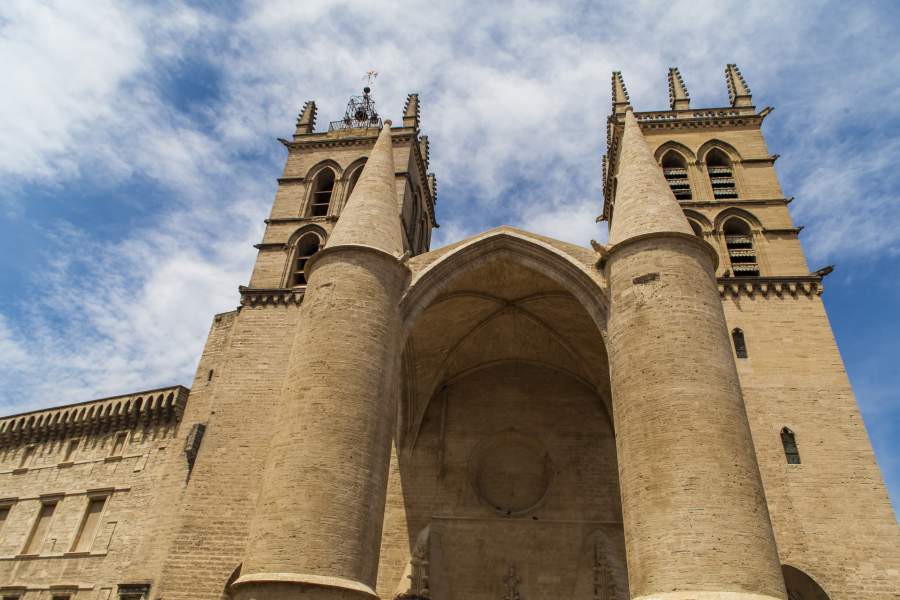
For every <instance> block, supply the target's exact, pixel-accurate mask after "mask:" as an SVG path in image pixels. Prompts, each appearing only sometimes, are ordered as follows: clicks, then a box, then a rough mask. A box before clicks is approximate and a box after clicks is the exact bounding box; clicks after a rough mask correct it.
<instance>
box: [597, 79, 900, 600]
mask: <svg viewBox="0 0 900 600" xmlns="http://www.w3.org/2000/svg"><path fill="white" fill-rule="evenodd" d="M724 75H725V84H726V85H725V86H723V87H724V89H723V90H722V92H723V94H722V95H723V96H725V92H727V103H726V102H723V103H722V104H720V105H719V106H713V107H701V108H698V107H694V106H692V105H691V97H690V94H689V92H688V86H687V84H686V83H685V80H684V78H683V77H682V74H681V72H680V70H679V69H678V68H676V67H672V68H670V69H669V72H668V77H667V82H668V90H669V108H668V110H653V111H635V110H634V109H633V108H632V106H631V98H630V97H629V95H628V92H627V90H626V87H625V81H624V79H623V77H622V75H621V73H619V72H615V73H613V76H612V114H611V115H610V117H609V119H608V122H607V123H608V125H607V156H606V157H605V160H604V205H603V214H602V216H601V217H600V219H601V220H607V221H608V222H609V228H610V240H609V241H610V244H611V245H610V247H609V248H607V249H604V251H605V255H606V256H607V257H608V258H607V270H608V273H609V274H610V289H611V296H612V299H611V305H612V308H611V313H610V319H609V339H610V357H611V365H612V368H611V374H612V388H613V403H614V414H615V420H616V436H617V443H618V448H619V470H620V477H621V486H622V505H623V514H624V521H625V537H626V544H627V551H628V561H629V570H628V578H629V582H630V592H631V593H632V597H647V598H653V599H654V600H658V599H660V598H672V599H674V598H679V599H680V598H683V597H687V596H686V595H684V594H687V593H688V592H689V593H690V594H691V595H690V597H691V598H705V597H715V598H725V597H727V598H734V599H737V598H745V597H753V598H761V597H770V598H783V597H784V595H783V594H785V592H786V593H787V597H790V598H795V597H796V598H799V597H807V594H812V593H813V592H810V591H808V590H811V589H814V588H815V589H819V590H820V591H821V589H824V590H827V591H828V594H830V596H826V595H824V593H819V592H816V595H815V597H832V598H838V597H848V598H849V597H862V596H864V595H865V594H866V593H869V590H874V589H876V588H878V589H879V590H889V589H893V588H896V584H891V583H890V582H889V581H888V578H887V577H886V578H877V577H873V573H875V572H878V573H889V572H892V569H894V568H895V567H892V566H891V565H893V564H896V562H895V560H896V559H895V557H896V552H894V550H893V549H888V548H889V547H890V546H891V544H894V545H896V540H897V532H898V530H897V528H896V520H895V518H894V516H893V513H892V510H891V506H890V503H889V501H888V497H887V493H886V491H885V488H884V484H883V482H882V478H881V474H880V472H879V471H878V468H877V465H876V463H875V459H874V456H873V454H872V450H871V444H870V442H869V439H868V436H867V433H866V430H865V426H864V424H863V421H862V417H861V415H860V411H859V407H858V406H857V404H856V401H855V399H854V395H853V391H852V389H851V387H850V382H849V380H848V378H847V374H846V372H845V370H844V365H843V362H842V360H841V357H840V354H839V352H838V348H837V344H836V342H835V339H834V335H833V333H832V330H831V326H830V324H829V322H828V316H827V314H826V311H825V306H824V303H823V301H822V294H823V291H824V289H823V278H824V277H825V276H827V275H828V274H829V273H830V272H831V271H832V267H830V266H823V267H822V268H818V269H815V270H812V271H811V270H810V269H809V267H808V265H807V261H806V257H805V256H804V253H803V249H802V247H801V244H800V239H799V236H800V233H801V230H802V229H803V228H802V227H798V226H796V225H795V224H794V223H793V221H792V219H791V215H790V214H789V212H788V206H789V204H790V203H791V201H792V200H793V198H791V197H786V196H785V193H784V192H783V191H782V188H781V185H780V183H779V181H778V177H777V173H776V171H775V162H776V160H778V158H779V156H778V154H773V153H771V152H770V151H769V148H768V146H767V144H766V140H765V137H764V135H763V132H762V126H763V123H764V122H765V120H766V118H767V117H768V116H769V115H770V114H771V113H772V111H773V109H772V108H771V107H766V108H762V109H757V107H756V106H755V104H754V98H753V95H752V93H751V90H750V86H749V85H748V83H747V81H746V79H745V78H744V76H743V74H742V73H741V71H740V69H739V68H738V66H737V65H735V64H728V65H726V66H725V73H724ZM807 201H815V199H814V198H812V199H807ZM698 240H699V241H701V243H700V244H697V241H698ZM691 242H693V243H691ZM637 249H639V250H640V252H638V250H637ZM703 250H705V252H703ZM703 254H706V255H708V256H702V255H703ZM708 258H712V259H713V260H712V261H709V260H708ZM698 265H702V266H703V268H702V269H699V268H698ZM701 271H704V272H705V273H706V274H705V275H702V276H701V274H700V272H701ZM685 298H691V301H690V303H689V306H687V307H685V306H681V307H680V306H679V303H681V302H683V301H684V299H685ZM682 309H683V310H682ZM680 311H681V312H680ZM648 331H653V334H652V335H650V336H646V335H645V333H646V332H648ZM663 339H665V340H666V342H665V343H664V344H659V343H658V340H663ZM642 353H643V354H642ZM667 369H668V370H667ZM629 373H631V374H632V375H631V376H629ZM735 376H736V377H735ZM748 426H749V427H748ZM738 440H740V441H738ZM757 473H758V474H757ZM663 474H665V475H664V476H663ZM760 484H761V485H760ZM844 486H846V487H844ZM838 489H840V491H838ZM835 494H840V495H846V497H848V498H851V497H852V498H853V501H852V502H843V501H841V500H835V499H834V498H836V496H834V495H835ZM654 495H655V497H654ZM841 497H843V496H841ZM739 506H742V507H743V508H741V509H739V510H737V511H735V509H736V507H739ZM667 519H669V520H668V521H667ZM769 523H771V531H769ZM662 532H667V533H668V534H674V535H675V536H676V537H677V541H674V542H672V543H669V541H668V540H667V538H666V537H665V535H666V534H663V533H662ZM676 532H677V533H676ZM698 535H699V536H700V537H699V538H697V539H695V538H693V537H692V536H698ZM835 540H840V541H841V542H840V543H837V544H836V543H835ZM856 545H858V546H857V547H859V546H864V547H865V548H866V550H865V552H864V553H863V554H864V555H865V556H866V557H867V558H866V560H873V561H880V562H878V566H877V567H873V566H871V565H865V564H861V563H860V562H859V561H858V560H857V558H856V557H857V554H854V551H853V550H852V548H853V547H854V546H856ZM676 556H677V558H675V557H676ZM876 557H877V558H876ZM882 557H884V558H882ZM776 559H777V560H778V561H779V562H780V563H781V564H780V569H779V565H778V564H777V563H776V562H775V561H776ZM832 565H841V567H840V568H839V569H836V568H834V567H832ZM876 580H877V581H876ZM782 585H784V589H782ZM892 585H893V588H892V587H891V586H892ZM816 586H818V587H816ZM701 591H702V592H703V593H700V592H701ZM713 591H714V595H713V596H707V595H704V594H710V593H712V592H713ZM873 593H875V594H876V595H877V594H878V593H884V594H885V597H887V593H888V592H887V591H884V592H881V591H879V592H873ZM715 594H719V595H715ZM725 594H727V595H725ZM809 597H812V595H810V596H809ZM878 597H881V596H878Z"/></svg>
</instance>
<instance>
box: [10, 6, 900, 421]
mask: <svg viewBox="0 0 900 600" xmlns="http://www.w3.org/2000/svg"><path fill="white" fill-rule="evenodd" d="M0 11H2V12H0V59H2V61H3V64H4V65H7V69H8V70H7V73H6V74H7V79H8V80H11V81H14V82H15V85H14V86H11V87H9V88H8V89H12V90H14V92H13V93H6V94H4V95H3V96H2V97H0V115H3V122H2V124H0V127H2V131H0V133H2V135H0V186H2V188H4V189H6V190H9V192H8V193H7V194H6V196H7V202H10V201H15V202H28V199H27V198H22V197H21V196H20V195H18V194H17V193H16V192H15V191H13V190H17V189H20V188H22V186H28V185H34V184H39V185H47V186H58V188H59V189H60V190H63V189H65V186H67V185H70V184H72V183H75V182H83V181H88V182H92V183H95V184H96V183H98V182H102V184H103V185H104V186H109V187H110V188H112V189H115V186H116V185H117V183H127V182H133V181H134V180H135V179H136V177H137V176H141V177H142V178H147V179H148V180H149V181H150V182H151V185H153V186H154V191H155V192H156V193H160V192H162V193H165V194H167V195H168V196H170V197H171V198H172V201H171V202H169V203H166V204H165V206H164V208H163V209H161V210H160V212H158V213H156V214H155V215H154V219H153V220H152V221H148V222H145V223H143V224H142V225H141V226H140V227H138V228H136V229H134V230H133V231H130V232H128V234H127V235H124V236H122V237H121V238H120V239H116V240H113V241H103V240H98V239H93V238H91V237H90V236H87V235H86V234H84V233H83V232H78V231H71V230H66V229H65V228H61V227H59V224H58V223H54V224H52V226H51V225H48V226H47V227H46V230H47V231H50V230H51V229H61V231H62V232H61V233H60V234H59V238H58V239H56V240H55V241H54V243H55V244H57V245H55V246H52V247H51V248H49V249H48V250H47V256H48V259H47V266H48V269H49V272H50V273H51V275H52V277H50V279H49V282H50V286H49V289H47V288H45V287H43V285H37V284H35V285H32V286H31V287H29V288H28V289H27V294H26V295H25V296H24V297H22V299H21V302H22V304H23V306H28V305H30V306H31V307H32V308H31V310H30V311H26V312H25V313H24V314H25V316H23V317H22V319H19V320H17V321H16V322H13V321H11V320H9V319H7V322H6V323H5V324H4V322H3V321H2V320H0V360H3V359H4V358H6V359H7V360H5V361H4V365H5V369H6V371H5V372H4V373H3V376H4V377H3V378H4V385H5V386H6V387H7V389H12V388H13V387H15V388H17V389H19V390H21V391H20V392H18V393H17V394H16V396H15V397H13V395H12V394H11V393H9V392H0V395H6V397H7V398H8V400H7V402H8V403H10V405H11V406H13V405H14V406H19V405H20V404H21V403H28V404H29V405H34V404H40V403H46V402H51V401H52V402H61V401H69V400H77V399H84V398H87V397H91V396H95V395H102V394H107V393H115V392H121V391H127V390H129V389H130V388H141V387H150V386H153V385H157V384H165V383H168V382H171V381H180V382H185V383H187V382H188V381H189V377H190V375H191V372H192V370H193V368H194V365H195V364H196V360H197V357H198V355H199V352H200V348H201V346H202V343H203V341H204V338H205V335H206V331H207V328H208V325H209V321H210V318H211V316H212V314H213V313H214V312H216V311H220V310H225V309H228V308H231V307H232V306H233V305H234V304H235V302H236V293H235V292H236V290H235V288H236V286H237V285H238V284H239V283H242V282H246V280H247V278H248V274H249V268H250V265H251V263H252V260H253V251H252V249H250V247H249V245H250V244H251V243H253V242H255V241H258V239H259V234H260V227H261V223H260V222H261V219H262V218H263V216H264V215H265V213H266V211H267V209H268V206H269V204H270V202H271V199H272V195H273V189H274V182H273V177H274V176H275V175H276V174H277V172H278V170H279V169H280V166H281V165H280V164H279V163H280V161H281V160H282V156H283V155H282V154H280V150H279V149H278V148H277V147H276V145H275V144H274V143H273V141H272V139H273V138H274V137H276V136H285V135H288V134H290V132H291V130H292V126H293V119H294V117H295V116H296V111H297V110H298V109H299V107H300V106H301V105H302V103H303V101H304V100H306V99H309V98H314V99H316V100H317V101H318V105H319V128H320V129H324V128H325V127H327V121H328V120H330V119H337V118H338V117H339V116H340V115H341V113H342V111H343V106H344V104H345V102H346V99H347V96H348V95H349V94H351V93H356V92H357V90H358V88H359V87H360V86H361V85H362V76H363V74H364V73H365V72H366V71H367V70H368V69H370V68H373V67H374V68H377V69H378V70H379V71H380V72H381V76H380V78H379V80H378V81H377V84H376V88H375V89H376V97H377V100H378V103H379V107H380V110H381V112H382V113H383V114H384V115H385V116H388V117H393V118H395V119H396V118H398V117H399V116H400V111H401V109H402V106H403V103H404V99H405V95H406V94H407V93H408V92H411V91H418V92H420V93H421V100H422V117H423V128H424V131H425V133H426V134H428V135H429V136H430V138H431V142H432V164H433V168H434V170H435V171H436V172H437V175H438V178H439V182H440V183H439V188H440V198H439V200H440V202H439V220H440V221H441V223H442V225H443V227H442V228H441V229H440V230H438V231H437V232H436V234H435V243H436V245H437V244H443V243H448V242H452V241H454V240H455V239H458V237H460V236H463V235H470V234H473V233H476V232H477V231H480V230H482V229H485V228H487V227H490V226H493V225H497V224H500V223H509V224H512V225H516V226H520V227H524V228H527V229H532V230H535V231H537V232H538V233H543V234H547V235H551V236H555V237H559V238H562V239H566V240H569V241H573V242H576V243H580V244H587V242H588V240H589V239H591V238H595V239H600V240H602V239H603V238H604V234H603V226H602V225H597V224H595V223H594V218H595V217H596V215H597V214H599V212H600V210H601V202H602V198H601V194H600V184H599V179H600V177H601V155H602V153H603V151H604V143H605V135H606V134H605V127H606V116H607V114H608V111H609V73H610V71H612V70H613V69H622V70H623V71H624V75H625V78H626V82H627V84H628V87H629V91H630V92H631V98H632V101H633V103H634V104H635V106H636V107H637V108H638V109H639V110H641V109H644V110H649V109H654V108H664V107H665V106H666V97H667V90H666V83H665V74H666V69H667V67H668V66H670V65H673V64H677V65H678V66H680V67H681V70H682V73H683V74H684V76H685V79H686V80H687V83H688V86H689V87H690V89H691V93H692V97H693V99H694V103H695V105H703V104H717V105H722V104H724V103H725V102H726V98H727V96H726V90H725V84H724V80H723V77H722V71H723V66H724V64H725V63H726V62H734V61H736V62H738V63H739V64H741V66H742V67H743V70H744V73H745V74H746V75H747V78H748V80H749V83H750V85H751V86H752V88H753V90H754V92H755V98H756V99H757V100H758V101H759V103H760V104H761V105H762V104H765V103H767V102H768V101H771V99H773V98H779V99H782V100H781V106H780V107H779V110H778V111H777V112H776V113H774V114H773V116H772V117H770V118H769V121H770V124H768V125H767V133H770V134H771V133H773V132H775V133H777V132H779V131H782V132H784V131H786V132H789V133H790V135H780V136H775V137H776V138H777V139H779V140H780V143H781V145H780V146H779V147H777V148H773V150H772V151H773V152H779V153H781V154H783V155H784V158H783V159H782V160H781V161H780V162H779V167H780V168H782V169H784V173H785V180H786V186H785V187H786V191H787V193H788V194H789V195H792V194H796V195H797V196H798V199H797V201H796V202H795V203H794V204H793V205H792V206H793V208H794V210H795V214H796V215H797V216H798V217H799V218H800V219H802V221H803V224H805V225H806V226H807V229H806V230H805V232H804V238H807V240H808V241H807V243H808V247H809V248H810V249H811V250H812V252H813V254H814V256H815V258H816V259H817V260H819V259H821V260H826V259H829V258H831V257H834V256H835V255H838V254H841V255H848V253H849V255H850V256H853V255H856V256H862V255H864V254H868V253H872V252H875V251H878V250H882V249H895V248H896V247H897V243H898V238H897V236H898V234H897V233H896V232H897V231H900V228H898V227H885V226H884V223H885V222H889V223H894V224H896V221H897V220H898V214H897V209H896V208H892V207H893V206H895V205H896V202H892V195H891V194H892V190H893V189H896V188H897V185H895V184H897V183H900V182H897V175H896V174H894V173H893V172H889V173H886V171H888V167H889V165H890V164H891V163H890V161H891V160H892V156H894V155H896V153H897V150H898V149H900V148H898V145H897V141H896V136H895V137H894V138H893V139H889V138H888V135H889V134H887V133H884V132H882V134H881V135H882V139H881V145H880V148H881V151H880V153H875V152H872V153H869V154H868V155H867V154H865V153H860V152H859V151H858V149H855V148H853V147H849V146H847V145H846V144H842V143H841V141H842V136H844V135H845V134H844V133H843V130H842V127H844V126H845V125H846V123H847V120H848V119H850V118H851V117H852V120H853V121H855V123H856V125H857V126H863V127H870V128H877V126H878V120H879V119H884V118H885V114H887V115H888V117H889V118H893V119H894V120H896V118H897V115H896V113H897V109H895V108H894V106H896V105H897V104H896V102H895V101H896V100H897V97H898V95H900V93H898V91H897V87H896V84H895V83H893V82H895V81H897V80H900V77H898V76H900V72H898V71H900V66H898V65H900V62H898V59H896V58H893V57H892V56H893V54H894V53H892V52H887V51H886V48H887V47H888V45H889V43H890V39H893V38H891V37H890V35H888V34H889V33H891V32H887V33H879V32H878V27H879V23H878V19H877V15H876V14H875V13H874V12H873V10H872V9H867V8H864V7H856V6H854V7H851V8H842V6H841V5H832V6H828V7H821V6H814V5H807V4H803V5H800V4H797V5H789V6H787V7H786V6H784V5H783V4H782V3H775V2H757V3H749V4H748V3H732V4H728V3H723V2H709V3H696V2H673V3H669V4H667V5H665V6H661V5H659V4H658V3H655V2H652V3H651V2H637V3H629V4H627V5H625V6H618V7H611V6H606V7H604V6H600V7H594V8H587V7H586V6H585V5H583V4H579V3H574V2H573V3H562V4H557V5H553V4H548V3H527V2H514V3H504V4H497V5H480V6H479V7H478V8H477V10H476V8H475V7H474V6H473V5H472V4H466V3H462V2H449V3H431V4H429V5H426V6H420V5H418V4H417V3H412V2H406V3H404V2H401V3H394V2H390V3H389V2H371V1H366V2H363V1H359V2H344V3H333V2H304V3H302V4H298V3H296V2H291V1H288V0H284V1H282V2H258V3H250V4H248V5H246V6H244V7H243V8H242V10H241V13H240V14H239V15H226V16H217V15H213V14H209V13H208V12H203V11H202V10H201V9H189V8H185V7H183V6H180V5H177V4H161V5H153V6H148V5H136V4H129V3H114V2H97V3H92V6H91V10H90V11H86V10H84V8H83V7H81V6H79V5H77V4H75V5H73V4H66V3H42V4H34V3H27V2H22V1H20V2H12V3H4V4H3V5H2V6H0ZM871 56H880V57H887V58H883V59H882V60H879V61H868V60H863V59H864V58H868V57H871ZM193 63H200V64H204V65H208V66H209V67H210V68H211V69H212V70H213V71H214V72H215V73H216V75H217V76H218V77H219V80H218V81H217V82H216V83H217V85H218V88H217V89H218V93H217V95H214V96H213V97H211V98H210V99H208V100H207V101H206V102H207V105H206V106H194V107H191V109H190V110H187V111H185V110H182V107H181V105H180V104H179V103H178V101H176V99H174V98H173V97H170V96H169V95H168V91H167V90H170V89H171V85H170V83H171V80H172V78H173V77H176V76H177V74H178V73H179V72H180V70H182V69H186V68H187V69H189V68H190V65H191V64H193ZM873 98H880V99H881V101H876V102H872V101H871V100H872V99H873ZM863 99H866V100H868V102H867V101H863ZM889 100H890V101H889ZM847 110H851V111H852V112H851V113H849V116H848V113H847V112H845V111H847ZM892 111H893V112H892ZM247 156H253V157H263V158H262V159H254V160H248V159H247ZM812 156H814V157H815V160H812V159H811V158H810V157H812ZM261 165H262V166H261ZM876 174H878V176H880V177H882V178H884V180H885V181H886V183H885V184H884V185H883V186H882V187H880V188H872V187H871V184H870V181H871V180H872V179H877V178H878V177H877V176H876ZM22 189H24V188H22ZM860 189H872V190H873V192H877V193H873V194H871V195H867V197H866V198H865V199H864V201H865V203H866V206H867V207H869V208H871V207H873V206H874V207H878V208H879V210H880V211H881V213H880V214H881V215H887V217H886V218H878V217H877V216H875V215H873V214H872V212H869V211H859V210H858V211H854V210H853V207H854V206H859V203H860V202H861V201H863V200H862V199H860V198H859V194H858V192H857V191H858V190H860ZM837 192H839V193H837ZM48 236H49V234H48ZM63 245H65V246H66V247H68V248H70V249H73V253H74V254H76V255H80V256H83V257H85V258H86V259H84V260H74V261H62V262H59V260H58V257H59V256H60V254H59V253H56V252H54V251H53V250H54V249H55V248H58V247H61V246H63ZM51 257H53V259H52V260H51ZM38 356H40V357H42V360H43V361H44V362H45V363H49V364H51V365H52V367H51V369H50V370H49V371H48V372H47V373H46V374H43V375H40V376H39V375H38V374H37V373H36V372H35V371H34V370H33V369H32V367H31V366H30V365H31V364H33V363H34V361H33V360H32V359H33V357H38Z"/></svg>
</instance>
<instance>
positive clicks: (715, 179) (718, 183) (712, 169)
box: [706, 148, 737, 199]
mask: <svg viewBox="0 0 900 600" xmlns="http://www.w3.org/2000/svg"><path fill="white" fill-rule="evenodd" d="M706 170H707V173H708V174H709V182H710V184H712V190H713V197H715V198H716V199H724V198H737V187H736V185H735V183H734V170H733V169H732V168H731V160H729V159H728V156H727V155H726V154H725V153H724V152H722V151H721V150H719V149H718V148H714V149H712V150H710V152H709V154H707V156H706Z"/></svg>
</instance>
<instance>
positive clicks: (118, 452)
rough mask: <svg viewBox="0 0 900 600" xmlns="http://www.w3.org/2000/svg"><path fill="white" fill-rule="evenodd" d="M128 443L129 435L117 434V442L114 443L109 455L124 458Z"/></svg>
mask: <svg viewBox="0 0 900 600" xmlns="http://www.w3.org/2000/svg"><path fill="white" fill-rule="evenodd" d="M127 441H128V433H127V432H125V431H123V432H121V433H117V434H116V439H115V442H113V447H112V451H111V452H110V453H109V455H110V456H122V452H124V451H125V442H127Z"/></svg>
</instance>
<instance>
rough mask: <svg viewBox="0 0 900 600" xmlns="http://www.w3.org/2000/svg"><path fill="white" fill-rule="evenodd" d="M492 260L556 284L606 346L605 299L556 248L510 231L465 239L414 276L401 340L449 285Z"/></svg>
mask: <svg viewBox="0 0 900 600" xmlns="http://www.w3.org/2000/svg"><path fill="white" fill-rule="evenodd" d="M497 258H504V259H506V260H509V261H510V262H512V263H515V264H519V265H521V266H524V267H526V268H530V269H532V270H534V271H537V272H539V273H542V274H544V275H546V276H547V277H549V278H550V279H553V280H554V281H556V282H557V283H559V284H560V285H561V286H562V287H563V288H564V289H566V290H567V291H568V292H569V293H571V294H572V295H573V296H575V298H577V299H578V301H579V302H580V303H581V304H582V306H583V307H584V309H585V310H586V311H587V313H588V315H590V317H591V319H592V320H593V321H594V324H595V325H596V326H597V328H598V330H599V332H600V335H601V336H602V337H603V339H604V342H605V341H606V317H607V314H608V311H609V300H608V298H607V293H606V290H605V289H603V288H602V287H601V286H600V283H599V281H598V280H597V279H595V278H594V276H592V274H591V273H590V271H589V270H588V267H587V266H586V265H584V264H583V263H582V262H581V261H578V260H577V259H575V258H574V257H573V256H571V255H569V254H567V253H565V252H563V251H561V250H560V249H558V248H557V247H555V246H552V245H550V244H548V243H546V242H544V241H543V240H540V239H537V238H533V237H531V236H530V235H529V234H527V233H526V232H523V231H520V230H517V229H514V228H512V227H502V228H498V229H494V230H491V231H489V232H486V233H485V234H482V235H480V236H476V237H474V238H470V239H469V240H466V241H464V242H462V243H460V244H458V245H457V246H456V247H454V248H452V249H451V250H450V251H448V252H446V253H445V254H443V255H442V256H441V257H440V258H438V259H437V260H435V261H434V262H432V263H431V264H429V265H427V266H426V267H425V268H423V269H422V270H421V271H419V272H418V273H416V274H415V275H414V277H413V280H412V281H411V282H410V286H409V288H408V289H407V291H406V294H405V295H404V296H403V299H402V300H401V303H400V311H401V318H402V320H403V332H404V336H406V335H407V334H408V333H409V331H410V329H411V328H412V325H413V323H414V322H415V320H416V319H417V318H418V316H419V315H420V314H421V313H422V311H424V310H425V309H426V308H427V307H428V306H429V305H430V304H431V303H432V302H433V301H434V300H435V299H436V298H437V297H438V296H439V295H440V294H441V292H443V291H444V290H445V289H447V288H448V287H449V286H450V284H451V283H452V282H453V281H454V280H456V279H457V278H458V277H460V276H462V275H463V274H465V273H468V272H470V271H473V270H475V269H477V268H478V267H479V266H481V265H482V264H484V263H485V262H487V261H490V260H494V259H497Z"/></svg>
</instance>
